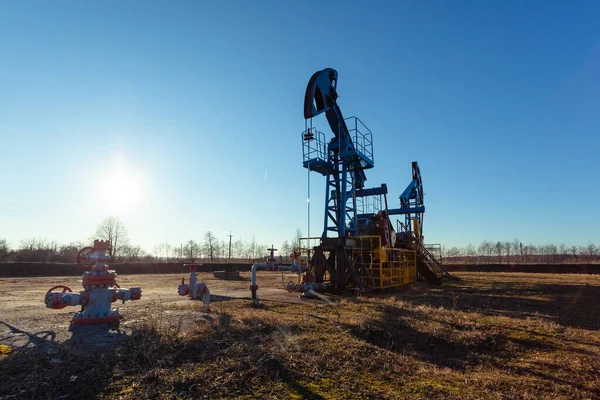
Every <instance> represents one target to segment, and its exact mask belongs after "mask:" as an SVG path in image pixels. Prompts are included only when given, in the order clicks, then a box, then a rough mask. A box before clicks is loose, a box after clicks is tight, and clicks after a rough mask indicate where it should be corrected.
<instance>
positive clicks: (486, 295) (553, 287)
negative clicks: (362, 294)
mask: <svg viewBox="0 0 600 400" xmlns="http://www.w3.org/2000/svg"><path fill="white" fill-rule="evenodd" d="M494 278H496V279H497V277H494ZM525 279H526V278H523V281H515V280H512V281H510V282H502V281H494V282H492V284H491V285H490V284H485V285H481V286H477V285H474V284H472V282H471V283H467V284H466V285H465V284H461V282H451V281H446V282H445V285H444V286H442V287H432V286H429V285H426V284H421V283H418V284H415V285H413V287H412V288H407V289H400V290H397V291H395V292H392V293H388V294H379V295H377V297H394V298H396V299H398V300H403V301H407V302H410V303H412V304H415V305H426V306H431V307H443V308H446V309H455V310H459V311H467V312H478V313H481V314H484V315H504V316H508V317H511V318H520V319H522V318H527V317H532V316H535V317H541V318H545V319H547V320H549V321H552V322H555V323H557V324H560V325H562V326H565V327H573V328H581V329H587V330H600V307H595V306H594V300H593V299H598V298H600V286H594V285H585V284H577V285H573V284H565V285H561V284H556V283H539V282H535V281H533V282H528V281H525Z"/></svg>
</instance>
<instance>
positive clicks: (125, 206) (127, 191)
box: [97, 160, 145, 212]
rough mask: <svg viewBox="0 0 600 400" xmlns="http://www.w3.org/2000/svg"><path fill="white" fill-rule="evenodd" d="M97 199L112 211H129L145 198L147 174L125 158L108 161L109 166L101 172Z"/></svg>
mask: <svg viewBox="0 0 600 400" xmlns="http://www.w3.org/2000/svg"><path fill="white" fill-rule="evenodd" d="M99 175H100V176H99V177H98V178H99V181H101V182H103V183H104V184H102V185H101V186H100V187H99V188H98V192H97V194H98V197H97V199H98V200H100V201H101V207H103V208H107V209H109V210H110V211H112V212H123V211H129V210H131V209H133V208H135V207H137V206H138V205H139V204H140V202H141V200H142V198H143V186H144V179H145V174H144V173H143V172H142V171H140V170H137V169H135V168H134V167H132V166H130V165H128V164H127V163H126V162H124V161H123V160H116V161H114V162H109V163H108V168H105V169H103V170H102V171H100V172H99Z"/></svg>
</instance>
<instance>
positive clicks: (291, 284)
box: [286, 281, 295, 293]
mask: <svg viewBox="0 0 600 400" xmlns="http://www.w3.org/2000/svg"><path fill="white" fill-rule="evenodd" d="M294 285H295V283H294V281H289V282H288V284H287V286H288V287H287V289H286V290H287V291H288V293H292V292H294V289H290V288H289V287H290V286H294Z"/></svg>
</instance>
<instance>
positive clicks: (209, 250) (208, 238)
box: [204, 231, 217, 261]
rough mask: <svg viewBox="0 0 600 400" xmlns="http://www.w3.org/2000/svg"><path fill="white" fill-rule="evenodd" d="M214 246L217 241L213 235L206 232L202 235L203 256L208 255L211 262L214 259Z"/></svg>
mask: <svg viewBox="0 0 600 400" xmlns="http://www.w3.org/2000/svg"><path fill="white" fill-rule="evenodd" d="M216 246H217V239H216V238H215V234H214V233H212V232H211V231H207V232H206V233H205V234H204V254H206V255H208V256H209V257H210V260H211V261H212V260H214V258H215V250H216Z"/></svg>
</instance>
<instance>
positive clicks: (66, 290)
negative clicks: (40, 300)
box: [45, 285, 72, 310]
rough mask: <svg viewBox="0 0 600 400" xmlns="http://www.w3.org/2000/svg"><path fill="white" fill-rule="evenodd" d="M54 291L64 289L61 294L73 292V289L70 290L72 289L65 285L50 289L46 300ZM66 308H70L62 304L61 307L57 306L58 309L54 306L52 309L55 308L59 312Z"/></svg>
mask: <svg viewBox="0 0 600 400" xmlns="http://www.w3.org/2000/svg"><path fill="white" fill-rule="evenodd" d="M54 289H62V292H61V293H65V292H72V290H71V288H70V287H68V286H65V285H58V286H54V287H52V288H50V289H49V290H48V291H47V292H46V297H45V298H48V295H49V294H50V293H52V291H53V290H54ZM66 306H68V304H61V305H57V306H56V307H54V306H53V307H52V308H55V309H57V310H60V309H62V308H65V307H66Z"/></svg>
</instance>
